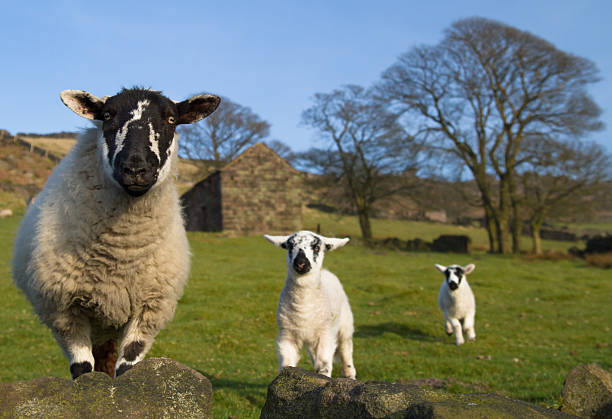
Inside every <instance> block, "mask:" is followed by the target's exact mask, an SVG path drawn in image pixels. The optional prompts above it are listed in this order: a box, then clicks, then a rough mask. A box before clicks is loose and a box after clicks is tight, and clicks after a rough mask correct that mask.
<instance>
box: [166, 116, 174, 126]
mask: <svg viewBox="0 0 612 419" xmlns="http://www.w3.org/2000/svg"><path fill="white" fill-rule="evenodd" d="M168 123H169V124H172V125H174V124H175V123H176V119H174V117H173V116H169V117H168Z"/></svg>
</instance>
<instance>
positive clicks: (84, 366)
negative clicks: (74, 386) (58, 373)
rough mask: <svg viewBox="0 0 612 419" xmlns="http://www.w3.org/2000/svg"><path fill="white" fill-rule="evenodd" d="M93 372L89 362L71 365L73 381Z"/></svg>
mask: <svg viewBox="0 0 612 419" xmlns="http://www.w3.org/2000/svg"><path fill="white" fill-rule="evenodd" d="M92 371H93V367H92V366H91V363H89V361H83V362H75V363H74V364H72V365H70V374H71V375H72V379H73V380H74V379H75V378H77V377H78V376H80V375H83V374H87V373H88V372H92Z"/></svg>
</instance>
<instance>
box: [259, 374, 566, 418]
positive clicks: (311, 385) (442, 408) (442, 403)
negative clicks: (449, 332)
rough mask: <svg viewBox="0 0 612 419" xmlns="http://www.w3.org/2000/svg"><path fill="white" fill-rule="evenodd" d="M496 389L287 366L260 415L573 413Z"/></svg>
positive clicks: (524, 415)
mask: <svg viewBox="0 0 612 419" xmlns="http://www.w3.org/2000/svg"><path fill="white" fill-rule="evenodd" d="M570 417H573V416H571V415H567V414H565V413H562V412H559V411H557V410H549V409H545V408H543V407H540V406H536V405H533V404H530V403H526V402H522V401H518V400H511V399H508V398H505V397H501V396H498V395H495V394H485V393H475V394H450V393H445V392H440V391H434V390H428V389H425V388H422V387H418V386H416V385H410V384H397V383H387V382H380V381H365V382H364V381H354V380H349V379H345V378H339V379H335V380H334V379H329V378H327V377H325V376H322V375H318V374H314V373H311V372H307V371H304V370H301V369H299V368H285V369H283V371H282V372H281V373H280V375H279V376H278V377H276V379H275V380H274V381H273V382H272V383H271V384H270V386H269V387H268V396H267V400H266V404H265V405H264V408H263V410H262V412H261V418H279V419H280V418H283V419H289V418H337V419H341V418H453V419H454V418H570Z"/></svg>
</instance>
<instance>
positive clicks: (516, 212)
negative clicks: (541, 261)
mask: <svg viewBox="0 0 612 419" xmlns="http://www.w3.org/2000/svg"><path fill="white" fill-rule="evenodd" d="M522 233H523V220H522V218H521V211H520V208H519V205H518V203H517V202H515V201H513V202H512V253H521V236H522Z"/></svg>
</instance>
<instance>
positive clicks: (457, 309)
mask: <svg viewBox="0 0 612 419" xmlns="http://www.w3.org/2000/svg"><path fill="white" fill-rule="evenodd" d="M435 267H436V269H437V270H439V271H440V272H442V273H443V274H444V275H445V277H446V278H445V280H444V282H442V286H441V287H440V294H439V295H438V305H439V306H440V309H441V310H442V312H443V313H444V323H445V327H446V333H447V334H448V335H452V334H453V332H454V333H455V343H456V344H457V345H463V343H464V342H465V341H464V340H463V333H462V332H461V326H462V325H463V330H465V332H466V333H467V338H468V339H469V340H475V339H476V332H475V331H474V316H475V315H476V300H475V299H474V294H473V293H472V289H471V288H470V285H469V284H468V282H467V278H466V275H468V274H470V273H471V272H472V271H473V270H474V269H475V268H476V265H474V264H469V265H467V266H459V265H450V266H448V267H446V266H443V265H438V264H436V265H435Z"/></svg>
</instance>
